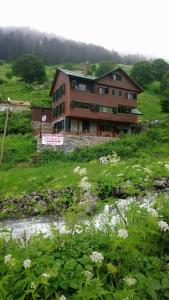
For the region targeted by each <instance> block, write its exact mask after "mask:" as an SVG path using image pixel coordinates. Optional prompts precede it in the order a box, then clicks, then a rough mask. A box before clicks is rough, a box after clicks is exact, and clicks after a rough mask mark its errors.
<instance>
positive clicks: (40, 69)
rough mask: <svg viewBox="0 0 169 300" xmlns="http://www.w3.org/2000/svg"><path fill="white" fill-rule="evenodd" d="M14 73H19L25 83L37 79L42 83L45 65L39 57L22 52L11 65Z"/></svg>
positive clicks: (44, 78) (44, 77) (44, 75)
mask: <svg viewBox="0 0 169 300" xmlns="http://www.w3.org/2000/svg"><path fill="white" fill-rule="evenodd" d="M12 72H13V74H14V75H19V76H21V78H22V79H23V80H24V81H25V82H26V83H32V82H34V81H37V82H38V83H43V82H44V81H45V80H46V73H45V66H44V64H43V62H42V61H41V59H40V58H39V57H37V56H34V55H32V54H24V55H23V56H21V57H20V58H18V59H17V60H16V61H15V62H14V63H13V65H12Z"/></svg>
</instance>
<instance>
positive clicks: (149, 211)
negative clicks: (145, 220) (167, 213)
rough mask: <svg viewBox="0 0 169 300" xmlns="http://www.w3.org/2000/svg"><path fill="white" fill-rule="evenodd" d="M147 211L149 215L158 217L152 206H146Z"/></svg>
mask: <svg viewBox="0 0 169 300" xmlns="http://www.w3.org/2000/svg"><path fill="white" fill-rule="evenodd" d="M147 211H148V213H149V214H150V215H152V216H153V217H158V212H157V211H156V209H154V208H152V207H148V209H147Z"/></svg>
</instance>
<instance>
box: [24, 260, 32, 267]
mask: <svg viewBox="0 0 169 300" xmlns="http://www.w3.org/2000/svg"><path fill="white" fill-rule="evenodd" d="M31 264H32V261H31V260H30V259H29V258H28V259H26V260H24V262H23V266H24V268H25V269H29V268H30V267H31Z"/></svg>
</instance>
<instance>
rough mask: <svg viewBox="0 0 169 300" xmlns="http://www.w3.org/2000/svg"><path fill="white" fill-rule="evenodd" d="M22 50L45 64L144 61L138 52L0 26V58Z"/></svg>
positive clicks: (5, 58)
mask: <svg viewBox="0 0 169 300" xmlns="http://www.w3.org/2000/svg"><path fill="white" fill-rule="evenodd" d="M18 45H19V47H18ZM25 53H32V54H34V55H37V56H39V57H40V58H41V59H42V60H43V62H44V63H45V64H47V65H51V64H61V63H79V62H84V61H89V62H91V63H95V62H99V61H107V60H111V61H114V62H115V63H124V64H134V63H136V62H139V61H142V60H145V57H144V56H142V55H140V54H135V55H124V56H122V55H120V54H119V53H118V52H117V51H114V50H111V51H110V50H107V49H105V48H104V47H101V46H98V45H94V44H86V43H82V42H75V41H72V40H67V39H64V38H60V37H57V36H55V35H48V34H45V33H41V32H38V31H35V30H31V29H28V28H2V27H0V59H1V60H5V61H7V62H9V61H12V60H15V59H16V58H18V57H19V56H21V55H23V54H25Z"/></svg>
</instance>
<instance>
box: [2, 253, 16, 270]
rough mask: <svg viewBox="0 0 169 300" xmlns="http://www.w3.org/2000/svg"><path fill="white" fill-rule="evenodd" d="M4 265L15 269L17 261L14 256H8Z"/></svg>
mask: <svg viewBox="0 0 169 300" xmlns="http://www.w3.org/2000/svg"><path fill="white" fill-rule="evenodd" d="M4 263H5V264H6V265H8V266H9V267H14V266H15V264H16V260H15V258H13V257H12V254H8V255H6V256H5V257H4Z"/></svg>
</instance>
